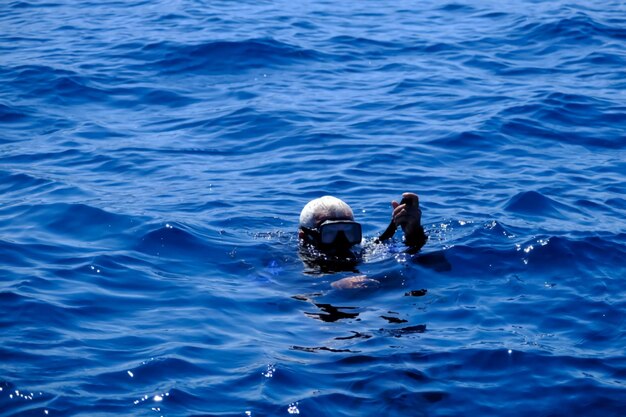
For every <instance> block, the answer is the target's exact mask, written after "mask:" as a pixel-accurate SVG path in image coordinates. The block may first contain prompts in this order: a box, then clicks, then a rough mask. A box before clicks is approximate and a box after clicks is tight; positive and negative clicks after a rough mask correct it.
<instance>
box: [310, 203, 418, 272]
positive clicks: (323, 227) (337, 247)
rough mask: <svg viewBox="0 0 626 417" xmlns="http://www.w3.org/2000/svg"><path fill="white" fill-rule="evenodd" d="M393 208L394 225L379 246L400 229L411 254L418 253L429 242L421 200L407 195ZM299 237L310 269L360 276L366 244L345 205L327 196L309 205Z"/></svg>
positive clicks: (359, 228)
mask: <svg viewBox="0 0 626 417" xmlns="http://www.w3.org/2000/svg"><path fill="white" fill-rule="evenodd" d="M391 206H392V209H393V211H392V214H391V222H390V223H389V226H388V227H387V230H385V232H383V234H382V235H381V236H380V237H379V238H378V239H376V240H375V242H376V243H381V242H383V241H385V240H388V239H390V238H391V237H392V236H393V235H394V234H395V232H396V229H397V228H398V227H400V228H402V231H403V232H404V243H405V244H406V246H407V252H408V253H411V254H413V253H417V252H418V251H419V250H420V249H421V248H422V247H423V246H424V244H425V243H426V241H427V239H428V236H426V234H425V233H424V228H423V227H422V224H421V220H422V210H421V209H420V207H419V198H418V196H417V195H416V194H414V193H408V192H407V193H404V194H402V200H401V201H400V203H398V202H396V201H392V202H391ZM298 236H299V241H300V253H301V256H302V258H303V260H304V261H305V263H306V264H307V265H308V266H309V267H317V268H319V270H320V272H324V273H326V272H339V271H353V272H358V271H357V269H356V265H357V264H358V261H359V260H360V255H361V252H360V249H359V246H358V245H359V244H360V243H361V241H362V240H363V236H362V231H361V225H360V224H359V223H358V222H356V221H355V220H354V213H353V212H352V209H351V208H350V206H349V205H348V204H346V203H345V202H344V201H342V200H340V199H338V198H336V197H332V196H324V197H320V198H317V199H315V200H312V201H310V202H309V203H307V204H306V205H305V206H304V208H303V209H302V212H301V213H300V225H299V228H298Z"/></svg>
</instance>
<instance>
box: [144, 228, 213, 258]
mask: <svg viewBox="0 0 626 417" xmlns="http://www.w3.org/2000/svg"><path fill="white" fill-rule="evenodd" d="M212 249H213V247H212V246H210V245H209V244H208V243H207V242H205V241H204V240H202V239H200V238H198V237H196V236H195V235H194V234H192V233H190V232H188V231H186V230H184V229H182V228H180V227H179V226H175V225H170V224H166V225H164V226H161V227H159V228H157V229H155V230H152V231H150V232H148V233H146V234H144V235H143V236H142V237H141V238H140V240H139V242H138V243H137V244H136V246H135V250H137V251H139V252H143V253H146V254H148V255H156V256H164V257H181V256H183V257H185V258H187V257H198V256H199V257H202V256H203V255H204V254H207V253H210V252H211V251H212Z"/></svg>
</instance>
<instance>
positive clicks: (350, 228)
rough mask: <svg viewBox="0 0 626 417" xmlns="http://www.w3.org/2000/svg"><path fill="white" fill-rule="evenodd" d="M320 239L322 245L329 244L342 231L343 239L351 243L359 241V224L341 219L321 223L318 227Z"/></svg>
mask: <svg viewBox="0 0 626 417" xmlns="http://www.w3.org/2000/svg"><path fill="white" fill-rule="evenodd" d="M319 230H320V238H321V239H320V240H321V242H322V243H323V244H324V245H330V244H332V243H334V242H335V240H337V237H338V236H339V235H340V234H341V233H342V232H343V235H344V236H345V239H346V240H347V241H348V243H350V244H351V245H355V244H357V243H360V242H361V225H360V224H358V223H356V222H350V221H341V222H333V223H325V224H322V225H321V226H320V228H319Z"/></svg>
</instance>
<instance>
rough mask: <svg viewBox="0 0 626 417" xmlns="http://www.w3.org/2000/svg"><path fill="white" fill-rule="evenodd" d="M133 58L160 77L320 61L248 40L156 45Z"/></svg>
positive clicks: (304, 51) (268, 41)
mask: <svg viewBox="0 0 626 417" xmlns="http://www.w3.org/2000/svg"><path fill="white" fill-rule="evenodd" d="M133 58H135V59H141V60H143V61H148V62H150V64H148V65H149V66H150V68H151V69H152V70H154V71H157V72H159V73H162V74H179V73H185V74H188V73H201V74H213V73H214V74H224V73H233V72H242V71H247V70H252V69H260V68H272V67H277V66H284V65H291V64H294V63H303V62H307V61H314V60H321V59H323V56H322V55H321V54H320V53H318V52H315V51H312V50H308V49H304V48H300V47H297V46H294V45H290V44H287V43H284V42H279V41H276V40H274V39H249V40H243V41H216V42H207V43H201V44H196V45H188V44H179V43H174V42H169V41H165V42H158V43H152V44H149V45H146V46H144V47H143V48H142V49H141V51H140V53H139V55H138V56H134V57H133ZM144 65H145V64H142V67H143V66H144Z"/></svg>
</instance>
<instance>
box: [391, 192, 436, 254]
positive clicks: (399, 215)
mask: <svg viewBox="0 0 626 417" xmlns="http://www.w3.org/2000/svg"><path fill="white" fill-rule="evenodd" d="M391 207H393V213H392V215H391V218H392V221H393V222H394V223H395V224H396V226H400V227H401V228H402V231H403V232H404V243H405V244H406V245H407V246H410V247H411V249H412V250H415V249H416V250H419V249H421V247H422V246H424V244H426V240H427V239H428V236H426V233H424V228H423V227H422V210H421V209H420V207H419V197H418V196H417V194H414V193H404V194H402V202H401V203H398V202H396V201H392V202H391Z"/></svg>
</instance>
